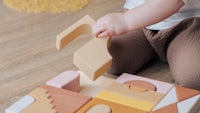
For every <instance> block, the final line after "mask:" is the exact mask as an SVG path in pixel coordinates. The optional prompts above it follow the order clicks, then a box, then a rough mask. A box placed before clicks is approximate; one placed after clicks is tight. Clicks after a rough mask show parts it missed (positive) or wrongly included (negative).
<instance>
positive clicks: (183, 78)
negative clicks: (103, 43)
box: [108, 17, 200, 90]
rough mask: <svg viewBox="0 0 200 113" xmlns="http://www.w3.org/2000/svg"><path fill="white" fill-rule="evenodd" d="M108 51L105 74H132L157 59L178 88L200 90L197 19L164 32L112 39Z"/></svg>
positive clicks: (141, 32) (199, 20)
mask: <svg viewBox="0 0 200 113" xmlns="http://www.w3.org/2000/svg"><path fill="white" fill-rule="evenodd" d="M108 50H109V52H110V54H111V55H112V57H113V63H112V66H111V68H110V70H109V71H108V72H109V73H112V74H122V73H124V72H126V73H132V74H135V73H136V72H137V71H138V70H139V69H140V68H141V67H142V66H144V65H145V64H146V63H147V62H149V61H150V60H151V59H152V58H154V57H155V56H159V58H160V59H161V60H162V61H164V62H167V63H168V64H169V67H170V72H171V73H172V76H173V78H174V80H175V81H176V82H177V83H178V84H179V85H182V86H185V87H189V88H193V89H198V90H200V17H193V18H188V19H185V20H183V21H182V22H180V23H179V24H177V25H175V26H173V27H171V28H169V29H165V30H160V31H152V30H147V29H141V30H138V31H133V32H129V33H127V34H123V35H120V36H117V37H113V38H112V41H111V45H110V47H109V48H108Z"/></svg>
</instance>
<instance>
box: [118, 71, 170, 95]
mask: <svg viewBox="0 0 200 113" xmlns="http://www.w3.org/2000/svg"><path fill="white" fill-rule="evenodd" d="M131 80H144V81H147V82H150V83H152V84H154V85H155V86H156V92H159V93H162V94H166V93H168V92H169V91H170V89H171V88H172V87H173V84H170V83H166V82H162V81H157V80H153V79H150V78H144V77H140V76H136V75H132V74H128V73H123V74H122V75H121V76H119V77H118V78H117V80H116V82H119V83H122V84H123V83H125V82H127V81H131Z"/></svg>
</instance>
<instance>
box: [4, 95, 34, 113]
mask: <svg viewBox="0 0 200 113" xmlns="http://www.w3.org/2000/svg"><path fill="white" fill-rule="evenodd" d="M34 102H35V99H34V98H33V97H31V96H28V95H26V96H24V97H23V98H21V99H20V100H18V101H17V102H15V103H14V104H13V105H11V106H10V107H9V108H7V109H6V110H5V112H6V113H21V112H22V111H23V110H24V109H25V108H27V107H29V106H31V105H32V104H33V103H34Z"/></svg>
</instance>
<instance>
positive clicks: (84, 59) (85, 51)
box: [56, 15, 112, 80]
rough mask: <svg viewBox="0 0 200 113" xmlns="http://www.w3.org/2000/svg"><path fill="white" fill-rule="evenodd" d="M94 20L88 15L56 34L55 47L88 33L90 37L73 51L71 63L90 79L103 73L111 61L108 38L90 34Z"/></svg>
mask: <svg viewBox="0 0 200 113" xmlns="http://www.w3.org/2000/svg"><path fill="white" fill-rule="evenodd" d="M94 23H95V21H94V20H93V19H92V18H91V17H90V16H88V15H87V16H85V17H83V18H81V19H80V20H79V21H78V22H76V23H75V24H73V25H71V26H70V27H69V28H68V29H66V30H65V31H63V32H62V33H61V34H59V35H58V36H57V39H56V47H57V48H58V49H61V48H63V47H64V46H65V45H67V44H68V43H69V42H71V41H72V40H73V39H75V38H76V37H78V36H79V35H81V34H89V35H90V36H91V37H92V39H91V40H90V41H89V42H88V43H86V44H85V45H83V46H82V47H81V48H80V49H78V50H77V51H75V52H74V57H73V63H74V65H75V66H76V67H78V68H79V69H80V70H81V71H83V72H84V73H85V74H86V75H88V76H89V77H90V78H91V79H92V80H95V79H97V78H98V77H99V76H100V75H102V74H103V73H105V72H106V71H107V70H108V69H109V67H110V65H111V61H112V57H111V55H110V54H109V52H108V50H107V47H108V46H109V41H110V38H95V37H93V35H92V25H93V24H94Z"/></svg>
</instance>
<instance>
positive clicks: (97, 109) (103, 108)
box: [86, 104, 112, 113]
mask: <svg viewBox="0 0 200 113" xmlns="http://www.w3.org/2000/svg"><path fill="white" fill-rule="evenodd" d="M111 112H112V109H111V108H110V107H109V106H107V105H105V104H97V105H94V106H92V107H91V108H90V109H89V110H88V111H87V112H86V113H111Z"/></svg>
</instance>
